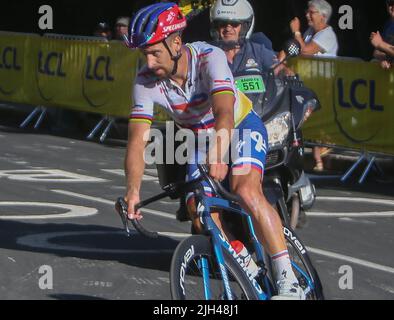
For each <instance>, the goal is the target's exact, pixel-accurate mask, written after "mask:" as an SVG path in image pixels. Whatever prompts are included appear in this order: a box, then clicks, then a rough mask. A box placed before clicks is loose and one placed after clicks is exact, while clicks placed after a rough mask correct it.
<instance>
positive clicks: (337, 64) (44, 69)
mask: <svg viewBox="0 0 394 320" xmlns="http://www.w3.org/2000/svg"><path fill="white" fill-rule="evenodd" d="M140 60H141V56H140V55H139V54H138V52H137V51H131V50H128V49H127V48H126V47H125V46H124V45H123V44H122V43H121V42H118V41H110V42H107V41H98V40H97V39H96V41H93V39H90V40H89V39H75V38H66V37H65V36H58V37H56V36H47V37H41V36H38V35H34V34H18V33H9V32H0V100H2V101H8V102H17V103H25V104H31V105H36V106H44V107H59V108H69V109H73V110H78V111H83V112H94V113H100V114H102V115H103V116H106V117H108V116H113V117H128V115H129V110H130V106H131V104H132V94H131V91H132V86H133V80H134V78H135V75H136V72H137V69H138V66H139V64H140V63H139V62H140ZM289 64H290V66H291V67H292V68H294V69H295V71H296V72H297V73H298V74H299V75H300V76H301V78H302V80H303V81H304V82H305V84H306V85H307V86H308V87H310V88H312V89H313V90H314V91H315V92H316V93H317V95H318V97H319V99H320V101H321V104H322V109H321V110H319V111H317V112H316V113H315V114H314V115H313V116H312V117H311V118H310V120H308V122H307V123H306V124H305V126H304V136H305V138H306V139H308V140H311V141H319V142H321V143H325V144H333V145H338V146H343V147H348V148H352V149H358V150H368V151H370V152H378V153H384V154H391V155H394V129H393V125H392V121H393V120H394V70H393V69H392V70H391V71H384V70H382V69H381V68H380V66H379V64H377V63H370V62H364V61H355V60H348V59H324V58H318V59H317V58H316V59H315V58H296V59H294V60H291V62H290V63H289ZM157 119H159V120H163V119H165V115H164V114H162V113H159V114H157Z"/></svg>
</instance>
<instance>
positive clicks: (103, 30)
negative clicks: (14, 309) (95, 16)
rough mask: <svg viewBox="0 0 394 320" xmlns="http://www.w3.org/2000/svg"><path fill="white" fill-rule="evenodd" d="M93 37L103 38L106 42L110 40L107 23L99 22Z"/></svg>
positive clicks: (109, 29)
mask: <svg viewBox="0 0 394 320" xmlns="http://www.w3.org/2000/svg"><path fill="white" fill-rule="evenodd" d="M94 36H96V37H102V38H105V39H107V40H108V41H109V40H111V39H112V32H111V28H110V27H109V25H108V23H106V22H100V23H99V24H98V25H97V27H96V29H95V31H94Z"/></svg>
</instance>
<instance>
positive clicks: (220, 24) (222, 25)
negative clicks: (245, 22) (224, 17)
mask: <svg viewBox="0 0 394 320" xmlns="http://www.w3.org/2000/svg"><path fill="white" fill-rule="evenodd" d="M214 25H215V28H216V29H220V28H225V27H227V26H228V25H230V26H231V27H233V28H237V27H239V26H240V25H241V23H240V22H237V21H217V22H215V23H214Z"/></svg>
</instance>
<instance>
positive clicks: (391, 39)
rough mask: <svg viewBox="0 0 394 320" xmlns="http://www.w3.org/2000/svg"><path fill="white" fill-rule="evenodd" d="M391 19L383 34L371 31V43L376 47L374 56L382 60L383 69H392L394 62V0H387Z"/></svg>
mask: <svg viewBox="0 0 394 320" xmlns="http://www.w3.org/2000/svg"><path fill="white" fill-rule="evenodd" d="M386 2H387V11H388V13H389V15H390V20H389V21H388V22H387V23H386V25H385V27H384V30H383V33H382V35H381V34H380V33H379V31H377V32H376V33H375V32H372V33H371V38H370V40H371V44H372V45H373V46H374V47H375V52H374V57H375V58H376V59H378V60H379V61H381V66H382V68H383V69H390V68H391V67H392V66H393V62H394V0H386Z"/></svg>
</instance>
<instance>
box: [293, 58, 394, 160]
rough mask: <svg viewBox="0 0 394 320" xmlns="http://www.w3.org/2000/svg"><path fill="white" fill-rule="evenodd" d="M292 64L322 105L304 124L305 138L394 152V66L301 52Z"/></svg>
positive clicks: (389, 152)
mask: <svg viewBox="0 0 394 320" xmlns="http://www.w3.org/2000/svg"><path fill="white" fill-rule="evenodd" d="M290 66H291V67H292V68H293V69H294V70H295V71H296V72H297V73H298V74H299V75H300V77H301V79H302V80H303V81H304V83H305V85H306V86H308V87H309V88H311V89H313V90H314V91H315V92H316V93H317V95H318V97H319V99H320V102H321V105H322V108H321V109H320V110H319V111H317V112H315V113H314V114H313V115H312V117H311V118H310V119H309V120H308V121H307V122H306V124H305V126H304V127H303V132H304V136H305V138H306V139H308V140H311V141H319V142H322V143H325V144H332V145H338V146H342V147H347V148H351V149H357V150H366V151H369V152H376V153H383V154H390V155H394V126H393V121H394V69H391V70H389V71H387V70H383V69H382V68H381V67H380V65H379V63H376V62H364V61H361V60H356V59H346V58H345V59H343V58H342V59H341V58H338V59H322V58H301V57H299V58H297V59H294V60H293V61H292V62H291V64H290Z"/></svg>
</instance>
